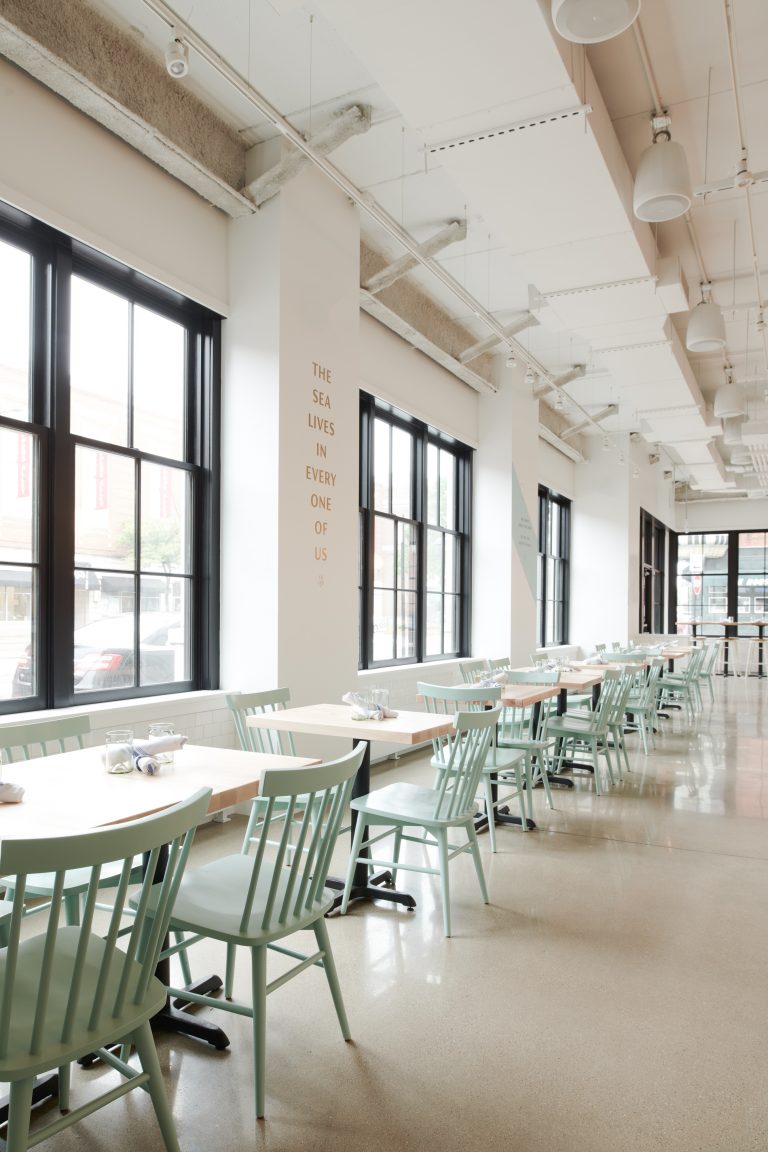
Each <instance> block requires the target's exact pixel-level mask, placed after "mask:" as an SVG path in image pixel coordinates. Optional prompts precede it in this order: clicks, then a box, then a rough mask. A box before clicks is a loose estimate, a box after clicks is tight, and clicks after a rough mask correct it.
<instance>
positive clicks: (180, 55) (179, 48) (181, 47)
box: [165, 39, 189, 80]
mask: <svg viewBox="0 0 768 1152" xmlns="http://www.w3.org/2000/svg"><path fill="white" fill-rule="evenodd" d="M165 68H166V71H167V72H168V75H169V76H173V78H174V80H180V79H181V78H182V76H186V74H187V72H189V58H188V56H187V46H186V44H184V43H183V41H181V40H178V39H176V40H171V42H170V44H169V45H168V47H167V48H166V50H165Z"/></svg>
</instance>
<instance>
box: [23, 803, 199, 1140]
mask: <svg viewBox="0 0 768 1152" xmlns="http://www.w3.org/2000/svg"><path fill="white" fill-rule="evenodd" d="M210 795H211V790H210V789H209V788H205V789H201V790H200V791H199V792H197V793H196V794H195V795H194V796H192V797H190V798H189V799H188V800H185V801H184V802H183V803H181V804H177V805H175V806H174V807H173V808H169V809H167V810H166V811H164V812H160V813H157V814H156V815H154V816H148V817H145V818H144V819H142V820H135V821H131V822H129V823H125V824H117V825H114V826H112V827H110V828H105V829H99V830H97V831H93V832H79V833H78V834H77V835H75V836H61V837H51V838H45V839H35V840H4V841H3V842H2V844H0V868H2V869H3V871H4V872H8V873H13V874H15V875H17V876H18V877H19V879H20V881H21V882H20V883H19V884H18V886H17V889H16V893H15V896H14V899H13V911H12V915H11V920H10V926H9V930H8V943H7V947H6V948H4V949H3V950H2V951H0V988H2V995H0V1080H2V1081H3V1082H4V1083H8V1084H10V1103H9V1116H8V1134H7V1148H8V1149H9V1150H11V1149H12V1150H13V1152H23V1150H24V1149H26V1148H28V1147H30V1146H32V1145H33V1144H37V1143H38V1141H39V1140H41V1139H43V1138H45V1137H47V1136H52V1135H55V1134H57V1133H58V1132H60V1131H62V1130H63V1129H64V1128H68V1127H70V1125H72V1124H76V1123H78V1122H79V1121H80V1120H83V1119H84V1118H85V1117H86V1116H89V1115H90V1114H91V1113H92V1112H95V1111H96V1110H97V1109H99V1108H102V1107H104V1106H105V1105H106V1104H110V1103H112V1102H113V1101H116V1100H118V1099H120V1098H121V1097H122V1096H124V1095H125V1094H126V1093H128V1092H130V1091H132V1090H133V1089H134V1088H144V1089H146V1091H147V1092H148V1093H149V1096H150V1098H151V1101H152V1104H153V1107H154V1110H155V1115H156V1117H157V1121H158V1124H159V1127H160V1132H161V1134H162V1139H163V1143H164V1146H165V1148H166V1152H178V1148H179V1144H178V1140H177V1137H176V1131H175V1127H174V1123H173V1117H172V1114H171V1109H170V1107H169V1105H168V1102H167V1099H166V1096H165V1088H164V1085H163V1075H162V1071H161V1068H160V1063H159V1061H158V1058H157V1052H156V1050H155V1042H154V1039H153V1036H152V1029H151V1027H150V1023H149V1022H150V1020H151V1018H152V1017H153V1016H154V1015H155V1014H156V1013H157V1012H159V1011H160V1010H161V1009H162V1008H163V1006H164V1005H165V1002H166V990H165V988H164V986H163V984H162V983H161V982H160V981H159V980H158V979H157V978H156V976H155V968H156V965H157V961H158V957H159V954H160V950H161V948H162V944H163V937H164V935H165V932H166V930H167V926H168V920H169V918H170V915H171V909H172V907H173V902H174V898H175V896H176V892H177V890H178V886H179V883H180V880H181V876H182V872H183V870H184V866H185V864H186V861H187V857H188V854H189V849H190V846H191V843H192V838H193V835H194V830H195V827H196V826H197V824H198V823H199V821H200V820H202V819H203V817H204V816H205V814H206V812H207V810H208V803H209V799H210ZM144 852H146V853H147V854H148V866H147V869H146V873H145V877H144V879H143V881H142V887H141V889H140V891H139V892H138V893H134V894H133V896H134V899H135V901H136V912H135V914H134V915H133V916H131V917H128V918H127V919H126V917H125V916H124V912H125V910H126V908H127V901H128V896H129V890H130V887H131V884H132V879H133V877H132V872H133V859H134V856H136V855H137V854H140V853H144ZM166 854H167V864H166V866H165V872H164V875H163V877H162V880H160V881H158V882H157V883H154V884H153V879H154V878H155V876H156V874H157V873H156V869H157V867H158V865H161V861H162V860H163V858H165V857H166ZM108 864H109V865H111V866H113V867H117V868H118V869H119V874H120V880H119V883H118V885H117V888H116V889H115V903H114V908H113V910H112V912H111V914H110V915H109V918H108V921H107V922H105V921H104V919H102V918H100V917H99V913H98V912H97V896H98V893H99V891H100V885H101V871H102V869H103V868H104V867H105V866H106V865H108ZM161 866H162V865H161ZM40 868H42V869H43V870H44V871H47V872H50V873H51V874H52V875H53V876H55V882H54V893H53V899H52V900H51V901H50V903H49V905H48V915H47V917H46V918H45V927H44V929H43V930H42V931H40V932H38V933H37V934H35V935H31V936H30V935H29V933H28V932H27V931H24V932H22V923H23V920H24V916H25V907H24V883H23V881H24V879H25V878H26V877H27V876H28V875H30V874H31V873H32V871H33V870H37V869H40ZM81 871H87V872H88V875H89V883H88V885H87V889H86V894H85V899H84V902H83V914H82V922H81V924H79V925H71V926H67V925H62V923H61V911H62V900H63V893H64V887H65V884H66V881H67V876H68V875H71V874H72V873H73V872H81ZM150 897H151V899H152V902H153V909H154V913H153V917H152V919H151V920H150V919H148V916H147V908H148V904H149V901H150ZM35 923H39V921H35ZM126 923H127V927H125V925H126ZM117 1044H122V1045H123V1048H122V1053H125V1052H126V1051H127V1048H128V1046H129V1045H134V1046H135V1048H136V1052H137V1055H138V1061H139V1065H140V1067H139V1068H138V1069H137V1068H136V1067H135V1065H130V1064H128V1063H126V1062H125V1061H124V1060H123V1059H122V1058H121V1057H120V1056H118V1055H116V1054H115V1053H113V1052H112V1051H110V1050H109V1048H110V1046H114V1045H117ZM94 1052H95V1053H97V1054H98V1055H99V1057H100V1059H101V1060H102V1061H103V1062H104V1063H105V1064H108V1065H109V1066H110V1067H111V1068H113V1069H115V1070H116V1071H117V1072H119V1073H121V1075H122V1076H123V1077H124V1078H125V1079H124V1080H123V1081H121V1082H119V1083H118V1085H117V1086H115V1085H114V1082H112V1081H110V1083H109V1085H108V1086H107V1089H106V1091H104V1092H102V1093H100V1094H99V1095H98V1096H96V1097H95V1098H93V1097H92V1095H91V1094H90V1093H89V1096H90V1097H91V1098H89V1099H88V1100H87V1101H86V1102H85V1103H83V1104H82V1105H81V1106H79V1107H77V1108H75V1109H73V1110H70V1107H71V1102H70V1071H71V1064H72V1062H73V1061H75V1060H77V1059H78V1058H79V1057H81V1056H85V1055H87V1054H89V1053H94ZM52 1069H58V1070H59V1107H60V1109H61V1112H62V1115H61V1116H59V1117H57V1118H56V1119H54V1120H52V1121H49V1122H48V1123H47V1124H46V1125H45V1126H44V1128H42V1130H41V1129H37V1128H36V1129H35V1131H34V1133H33V1134H32V1136H30V1133H29V1123H30V1106H31V1101H32V1090H33V1086H34V1081H35V1077H36V1076H38V1075H40V1074H41V1073H44V1072H48V1071H51V1070H52ZM98 1133H99V1129H98V1127H97V1126H96V1125H94V1130H93V1133H92V1136H93V1137H94V1138H95V1140H96V1142H97V1143H98V1139H99V1137H98Z"/></svg>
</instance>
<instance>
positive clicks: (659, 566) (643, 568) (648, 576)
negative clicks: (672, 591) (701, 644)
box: [640, 508, 667, 633]
mask: <svg viewBox="0 0 768 1152" xmlns="http://www.w3.org/2000/svg"><path fill="white" fill-rule="evenodd" d="M666 552H667V530H666V528H665V527H664V525H663V524H662V523H661V521H659V520H656V519H655V518H654V517H653V516H651V514H650V513H649V512H645V511H644V510H643V509H642V508H641V510H640V631H641V632H655V633H659V632H664V573H665V570H666Z"/></svg>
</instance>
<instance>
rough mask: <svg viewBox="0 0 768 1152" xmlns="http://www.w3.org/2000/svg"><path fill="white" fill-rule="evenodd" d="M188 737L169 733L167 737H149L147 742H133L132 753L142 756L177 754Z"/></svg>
mask: <svg viewBox="0 0 768 1152" xmlns="http://www.w3.org/2000/svg"><path fill="white" fill-rule="evenodd" d="M188 739H189V737H187V736H180V735H179V733H178V732H169V733H168V735H167V736H150V737H149V738H148V739H147V740H136V739H134V741H133V751H134V753H137V752H138V754H139V757H142V756H157V755H158V754H159V753H160V752H177V751H178V750H179V748H183V747H184V745H185V744H186V742H187V740H188Z"/></svg>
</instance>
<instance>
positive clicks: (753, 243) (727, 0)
mask: <svg viewBox="0 0 768 1152" xmlns="http://www.w3.org/2000/svg"><path fill="white" fill-rule="evenodd" d="M723 12H724V15H725V29H726V33H727V40H728V66H729V68H730V71H731V86H732V88H733V102H734V110H735V113H736V128H737V131H738V135H739V155H740V157H741V159H742V167H743V168H744V169H745V171H747V172H748V165H747V141H746V135H745V132H744V109H743V106H742V101H741V81H740V79H739V66H738V60H737V58H736V37H735V34H734V28H733V3H732V0H723ZM742 187H743V188H744V199H745V205H746V209H747V229H748V233H749V244H750V249H751V258H752V272H753V275H754V278H755V288H756V291H757V300H758V305H759V308H760V312H761V313H762V312H763V310H764V308H765V299H764V297H763V290H762V285H761V282H760V260H759V258H758V255H757V239H756V236H755V221H754V217H753V215H752V190H751V180H746V181H745V182H744V183H743V184H742ZM758 330H759V331H760V335H761V338H762V342H763V360H764V363H765V366H766V368H768V333H766V330H765V326H763V328H762V329H758Z"/></svg>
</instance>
